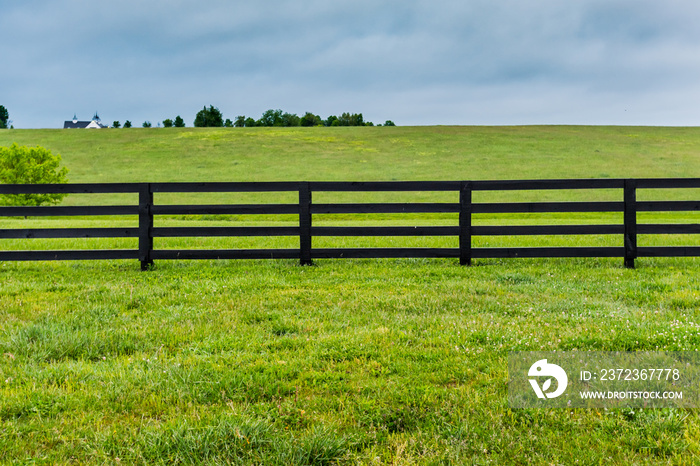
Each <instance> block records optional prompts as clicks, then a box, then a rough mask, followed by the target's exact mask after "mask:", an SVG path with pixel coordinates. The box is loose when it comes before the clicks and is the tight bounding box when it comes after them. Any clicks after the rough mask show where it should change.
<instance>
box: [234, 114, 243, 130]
mask: <svg viewBox="0 0 700 466" xmlns="http://www.w3.org/2000/svg"><path fill="white" fill-rule="evenodd" d="M233 126H235V127H236V128H243V127H244V126H245V116H243V115H238V116H237V117H236V121H234V122H233Z"/></svg>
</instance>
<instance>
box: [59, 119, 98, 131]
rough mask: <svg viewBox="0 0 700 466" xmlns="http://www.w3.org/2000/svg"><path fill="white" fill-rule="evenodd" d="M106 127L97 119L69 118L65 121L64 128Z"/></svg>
mask: <svg viewBox="0 0 700 466" xmlns="http://www.w3.org/2000/svg"><path fill="white" fill-rule="evenodd" d="M88 127H90V128H106V126H105V125H103V124H101V123H100V122H97V121H95V120H92V121H77V120H68V121H64V122H63V129H74V128H88Z"/></svg>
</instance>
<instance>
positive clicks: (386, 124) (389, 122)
mask: <svg viewBox="0 0 700 466" xmlns="http://www.w3.org/2000/svg"><path fill="white" fill-rule="evenodd" d="M384 126H396V124H395V123H394V122H393V121H391V120H386V122H385V123H384Z"/></svg>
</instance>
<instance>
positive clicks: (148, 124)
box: [141, 120, 153, 128]
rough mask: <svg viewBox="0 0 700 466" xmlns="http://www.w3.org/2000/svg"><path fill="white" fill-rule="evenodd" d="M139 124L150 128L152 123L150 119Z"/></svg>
mask: <svg viewBox="0 0 700 466" xmlns="http://www.w3.org/2000/svg"><path fill="white" fill-rule="evenodd" d="M141 126H143V127H144V128H150V127H151V126H153V125H152V124H151V122H150V121H148V120H146V121H144V122H143V124H142V125H141Z"/></svg>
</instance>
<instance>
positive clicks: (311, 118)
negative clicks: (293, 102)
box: [299, 112, 323, 126]
mask: <svg viewBox="0 0 700 466" xmlns="http://www.w3.org/2000/svg"><path fill="white" fill-rule="evenodd" d="M299 123H300V125H301V126H321V125H323V120H321V117H320V116H318V115H314V114H313V113H311V112H306V113H305V114H304V116H303V117H301V121H300V122H299Z"/></svg>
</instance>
